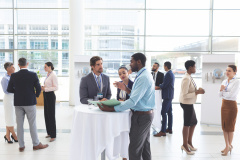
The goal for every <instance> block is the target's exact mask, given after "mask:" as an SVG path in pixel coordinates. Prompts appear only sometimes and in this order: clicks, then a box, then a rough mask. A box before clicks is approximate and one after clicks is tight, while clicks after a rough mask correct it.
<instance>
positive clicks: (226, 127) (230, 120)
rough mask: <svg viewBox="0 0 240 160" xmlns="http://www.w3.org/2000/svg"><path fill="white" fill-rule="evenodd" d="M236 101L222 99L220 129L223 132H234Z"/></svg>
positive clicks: (236, 110)
mask: <svg viewBox="0 0 240 160" xmlns="http://www.w3.org/2000/svg"><path fill="white" fill-rule="evenodd" d="M237 112H238V108H237V102H236V101H230V100H225V99H223V100H222V108H221V121H222V130H223V131H225V132H234V129H235V124H236V120H237Z"/></svg>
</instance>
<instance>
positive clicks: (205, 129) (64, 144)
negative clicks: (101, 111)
mask: <svg viewBox="0 0 240 160" xmlns="http://www.w3.org/2000/svg"><path fill="white" fill-rule="evenodd" d="M73 109H74V107H71V106H68V103H60V104H58V105H57V107H56V121H57V129H58V130H57V131H58V134H57V140H56V141H55V142H52V143H49V142H48V139H46V138H44V137H45V135H46V133H45V122H44V116H43V108H42V107H38V108H37V126H38V131H39V139H40V141H41V142H42V143H48V144H49V148H47V149H45V150H40V151H33V150H32V144H31V138H30V134H29V130H28V129H29V128H28V123H27V121H25V129H26V131H25V143H26V150H25V152H23V153H20V152H18V143H14V144H7V143H5V142H4V139H3V136H4V134H5V132H4V130H5V129H4V128H5V122H4V112H3V106H2V102H0V160H32V159H34V160H40V159H41V160H42V159H43V160H68V159H69V158H68V157H69V139H70V129H71V123H72V114H73ZM195 109H196V113H197V116H198V120H199V121H200V118H199V117H200V105H195ZM173 111H174V112H173V114H174V128H173V129H174V130H173V131H174V133H173V134H172V135H167V136H166V137H161V138H156V137H153V136H151V150H152V159H153V160H159V159H164V160H178V159H179V160H188V159H191V160H192V159H193V160H210V159H214V160H218V159H219V160H220V159H224V160H225V159H226V160H227V159H236V160H239V159H240V123H239V121H237V124H236V132H235V137H234V140H233V146H234V149H233V152H232V155H231V156H230V155H229V156H227V157H222V156H221V154H220V151H221V149H223V148H224V139H223V136H222V130H221V127H220V126H207V125H201V124H200V123H198V125H197V127H196V131H195V135H194V145H195V146H196V147H197V148H198V151H197V152H196V154H195V155H193V156H188V155H186V153H182V151H181V149H180V146H181V144H182V133H181V130H182V124H183V120H182V109H181V108H180V106H179V104H174V105H173ZM119 160H120V159H119Z"/></svg>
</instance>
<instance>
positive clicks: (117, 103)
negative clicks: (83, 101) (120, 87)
mask: <svg viewBox="0 0 240 160" xmlns="http://www.w3.org/2000/svg"><path fill="white" fill-rule="evenodd" d="M88 102H89V103H91V104H93V105H94V106H96V107H98V105H97V104H100V105H101V103H102V104H104V105H107V106H109V107H114V106H117V105H119V104H121V102H119V101H118V100H116V99H111V100H107V101H103V102H99V101H89V100H88Z"/></svg>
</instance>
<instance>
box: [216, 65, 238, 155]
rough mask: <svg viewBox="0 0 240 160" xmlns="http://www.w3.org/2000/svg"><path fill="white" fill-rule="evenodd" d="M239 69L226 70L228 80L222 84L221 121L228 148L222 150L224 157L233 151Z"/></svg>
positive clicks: (234, 67)
mask: <svg viewBox="0 0 240 160" xmlns="http://www.w3.org/2000/svg"><path fill="white" fill-rule="evenodd" d="M236 73H237V67H236V66H235V65H229V66H228V67H227V69H226V75H227V79H225V80H224V81H223V82H222V85H221V88H220V92H219V96H220V97H221V98H222V108H221V120H222V130H223V135H224V139H225V143H226V147H225V149H224V150H222V151H221V152H222V156H227V155H228V152H229V151H230V154H231V150H232V149H233V146H232V140H233V133H234V130H235V124H236V119H237V112H238V108H237V102H236V100H237V96H238V93H239V89H240V82H239V80H238V79H237V78H236Z"/></svg>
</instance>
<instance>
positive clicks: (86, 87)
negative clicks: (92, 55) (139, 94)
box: [79, 72, 112, 104]
mask: <svg viewBox="0 0 240 160" xmlns="http://www.w3.org/2000/svg"><path fill="white" fill-rule="evenodd" d="M102 83H103V89H102V93H103V98H107V99H110V98H111V96H112V93H111V88H110V79H109V77H108V76H107V75H105V74H102ZM98 92H99V91H98V86H97V83H96V80H95V78H94V76H93V74H92V72H91V73H89V74H88V75H86V76H85V77H83V78H82V79H81V82H80V89H79V94H80V102H81V103H82V104H88V99H93V98H94V96H97V93H98Z"/></svg>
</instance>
